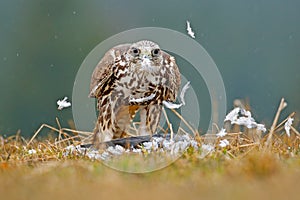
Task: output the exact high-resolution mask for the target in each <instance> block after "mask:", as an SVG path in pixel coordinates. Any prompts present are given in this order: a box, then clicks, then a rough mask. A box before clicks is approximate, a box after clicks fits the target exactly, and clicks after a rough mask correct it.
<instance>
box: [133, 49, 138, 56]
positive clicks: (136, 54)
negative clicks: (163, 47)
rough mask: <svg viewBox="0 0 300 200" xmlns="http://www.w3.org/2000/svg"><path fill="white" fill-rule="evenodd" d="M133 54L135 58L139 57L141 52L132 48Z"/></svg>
mask: <svg viewBox="0 0 300 200" xmlns="http://www.w3.org/2000/svg"><path fill="white" fill-rule="evenodd" d="M132 53H133V55H134V56H138V55H139V54H140V50H138V49H137V48H132Z"/></svg>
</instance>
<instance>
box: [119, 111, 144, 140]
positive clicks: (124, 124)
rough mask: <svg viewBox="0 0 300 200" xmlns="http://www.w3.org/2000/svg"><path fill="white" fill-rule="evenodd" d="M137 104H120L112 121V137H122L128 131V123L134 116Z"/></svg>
mask: <svg viewBox="0 0 300 200" xmlns="http://www.w3.org/2000/svg"><path fill="white" fill-rule="evenodd" d="M138 109H139V106H137V105H133V106H120V108H119V109H118V111H117V113H116V118H115V120H114V121H113V127H114V129H113V134H114V136H113V139H115V138H122V137H125V136H127V133H129V128H130V124H131V122H132V119H133V118H134V116H135V114H136V112H137V110H138Z"/></svg>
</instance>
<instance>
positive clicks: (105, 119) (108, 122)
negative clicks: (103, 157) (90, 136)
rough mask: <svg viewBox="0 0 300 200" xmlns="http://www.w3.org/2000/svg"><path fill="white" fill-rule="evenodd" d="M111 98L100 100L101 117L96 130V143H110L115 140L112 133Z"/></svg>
mask: <svg viewBox="0 0 300 200" xmlns="http://www.w3.org/2000/svg"><path fill="white" fill-rule="evenodd" d="M107 102H109V97H108V96H106V97H102V98H99V99H98V105H97V107H98V110H99V115H98V119H97V122H96V126H95V129H94V143H95V144H99V143H101V142H105V141H109V140H111V139H112V138H113V133H112V119H111V118H112V110H111V105H110V104H109V103H107Z"/></svg>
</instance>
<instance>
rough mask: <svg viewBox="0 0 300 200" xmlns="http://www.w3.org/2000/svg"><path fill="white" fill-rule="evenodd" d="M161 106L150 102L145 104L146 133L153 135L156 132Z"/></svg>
mask: <svg viewBox="0 0 300 200" xmlns="http://www.w3.org/2000/svg"><path fill="white" fill-rule="evenodd" d="M161 109H162V106H161V105H160V104H154V105H153V104H150V105H148V106H146V127H147V130H148V131H149V132H148V133H149V134H151V135H153V134H154V133H155V132H156V129H157V126H158V124H159V120H160V114H161Z"/></svg>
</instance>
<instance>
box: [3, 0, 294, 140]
mask: <svg viewBox="0 0 300 200" xmlns="http://www.w3.org/2000/svg"><path fill="white" fill-rule="evenodd" d="M299 8H300V1H284V0H282V1H280V0H273V1H261V0H252V1H237V0H226V1H215V0H207V1H202V0H201V1H200V0H195V1H182V0H167V1H157V0H152V1H140V0H136V1H123V0H110V1H105V2H104V1H83V0H77V1H35V0H24V1H21V0H15V1H8V0H5V1H1V2H0V26H1V27H0V92H1V93H0V134H1V135H10V134H14V133H16V131H17V130H18V129H21V131H22V134H23V135H27V136H30V135H32V134H33V132H34V130H36V129H37V128H38V127H39V126H40V124H42V123H49V124H54V123H55V117H56V116H57V117H59V118H60V120H61V121H62V123H63V125H66V124H67V121H68V120H71V119H72V111H71V109H70V108H68V109H65V110H63V111H58V110H57V106H56V101H57V99H58V98H63V97H64V96H65V95H66V96H68V97H69V98H71V96H72V88H73V83H74V79H75V76H76V73H77V70H78V69H79V67H80V65H81V63H82V61H83V60H84V58H85V57H86V55H87V54H88V53H89V52H90V51H91V50H92V49H93V48H94V47H95V46H96V45H97V44H99V43H100V42H101V41H103V40H104V39H106V38H108V37H110V36H112V35H114V34H117V33H119V32H122V31H125V30H128V29H132V28H137V27H147V26H154V27H164V28H169V29H173V30H176V31H179V32H182V33H186V30H185V29H186V24H185V23H186V20H190V21H191V24H192V27H193V30H194V31H195V33H196V40H197V41H198V42H199V43H200V44H201V45H202V46H203V47H204V48H205V49H206V50H207V52H208V53H209V54H210V55H211V57H212V58H213V59H214V61H215V62H216V64H217V66H218V68H219V70H220V72H221V74H222V77H223V80H224V84H225V87H226V93H227V102H228V109H230V108H231V107H232V101H233V100H234V99H236V98H248V99H249V100H250V103H251V106H252V109H253V112H254V114H255V117H256V118H257V119H258V120H259V121H263V122H265V123H266V124H267V125H269V124H270V122H271V121H272V120H273V116H274V114H275V112H276V109H277V106H278V103H279V101H280V98H281V97H285V98H286V100H287V102H288V108H287V109H286V110H285V112H284V114H285V115H287V114H288V113H289V112H292V111H299V101H300V93H299V84H300V68H299V67H300V23H299V19H300V12H299Z"/></svg>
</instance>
